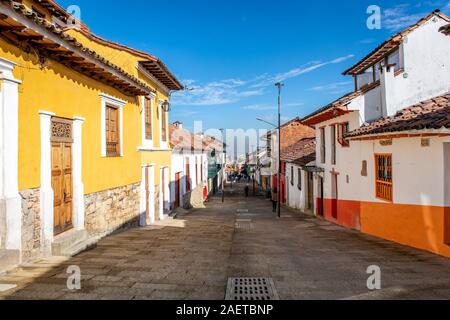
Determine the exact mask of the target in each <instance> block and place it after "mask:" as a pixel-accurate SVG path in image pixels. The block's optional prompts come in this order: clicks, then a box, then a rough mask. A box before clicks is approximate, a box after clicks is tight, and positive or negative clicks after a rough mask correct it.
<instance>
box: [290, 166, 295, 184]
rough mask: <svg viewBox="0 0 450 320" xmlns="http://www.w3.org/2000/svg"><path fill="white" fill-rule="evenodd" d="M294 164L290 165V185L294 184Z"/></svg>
mask: <svg viewBox="0 0 450 320" xmlns="http://www.w3.org/2000/svg"><path fill="white" fill-rule="evenodd" d="M294 180H295V177H294V166H291V186H294Z"/></svg>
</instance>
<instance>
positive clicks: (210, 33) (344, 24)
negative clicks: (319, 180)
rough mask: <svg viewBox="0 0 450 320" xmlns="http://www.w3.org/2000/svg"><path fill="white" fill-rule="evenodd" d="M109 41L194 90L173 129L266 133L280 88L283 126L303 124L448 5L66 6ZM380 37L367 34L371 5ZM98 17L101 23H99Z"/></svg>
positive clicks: (213, 0) (176, 106)
mask: <svg viewBox="0 0 450 320" xmlns="http://www.w3.org/2000/svg"><path fill="white" fill-rule="evenodd" d="M59 3H60V4H61V5H63V6H64V7H67V6H69V5H72V4H76V5H78V6H80V8H81V14H82V16H81V18H82V20H83V21H84V22H86V23H87V24H88V26H89V27H90V28H91V30H92V31H93V32H94V33H96V34H98V35H100V36H103V37H106V38H108V39H111V40H113V41H117V42H120V43H122V44H125V45H128V46H132V47H134V48H137V49H140V50H144V51H147V52H149V53H151V54H154V55H156V56H158V57H159V58H161V59H162V60H163V61H164V62H165V63H166V64H167V65H168V66H169V68H170V69H171V70H172V71H173V72H174V73H175V74H176V76H177V77H178V78H179V79H180V80H181V81H182V82H183V83H184V84H186V85H187V86H189V87H192V88H193V89H194V90H193V91H188V92H183V93H181V94H176V95H175V96H174V98H173V112H172V114H171V121H175V120H180V121H182V122H183V123H184V124H185V127H187V128H188V129H192V128H193V123H194V121H197V120H202V121H203V123H204V129H205V130H206V129H208V128H234V129H236V128H244V129H248V128H269V126H268V125H266V124H264V123H261V122H258V121H257V120H256V118H257V117H260V118H263V119H266V120H267V121H271V122H275V121H276V101H277V96H276V89H275V87H274V83H275V82H276V81H277V80H283V82H284V83H285V85H286V86H285V88H284V92H283V112H282V113H283V120H287V119H289V118H293V117H296V116H304V115H306V114H308V113H310V112H311V111H313V110H315V109H317V108H318V107H321V106H323V105H325V104H327V103H329V102H331V101H332V100H333V99H336V98H338V97H340V96H341V95H343V94H345V93H347V92H349V91H351V90H352V86H353V84H352V79H351V78H349V77H344V76H342V75H341V73H342V72H343V71H344V70H345V69H346V68H347V67H349V66H351V65H352V64H353V63H355V62H357V61H358V59H360V58H362V57H363V56H365V55H366V54H367V53H369V52H370V51H371V50H372V49H374V48H375V47H376V46H377V45H379V44H380V43H381V42H382V41H384V40H385V39H386V38H388V37H389V36H390V35H392V34H394V33H396V32H398V31H400V30H401V29H402V28H404V27H406V26H408V25H411V24H413V23H415V22H417V21H418V20H419V19H420V18H421V17H422V16H424V15H426V14H428V13H429V12H431V11H433V10H434V9H437V8H439V9H441V10H442V11H443V12H445V13H447V14H449V13H450V0H431V1H402V0H399V1H379V2H378V3H377V2H374V1H366V0H348V1H300V0H296V1H294V0H291V1H288V0H279V1H266V0H259V1H256V0H246V1H243V0H228V1H218V0H184V1H175V0H173V1H161V0H159V1H153V0H147V1H145V0H134V1H132V2H119V1H107V0H96V1H88V0H60V1H59ZM373 4H375V5H378V6H380V7H381V9H382V13H383V16H382V28H381V30H369V29H368V28H367V26H366V20H367V18H368V16H369V15H368V14H367V13H366V11H367V8H368V7H369V6H370V5H373ZM100 12H101V14H99V13H100Z"/></svg>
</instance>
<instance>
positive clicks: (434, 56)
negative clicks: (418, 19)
mask: <svg viewBox="0 0 450 320" xmlns="http://www.w3.org/2000/svg"><path fill="white" fill-rule="evenodd" d="M433 20H436V21H433ZM446 24H448V22H445V21H444V20H443V19H441V18H432V19H430V20H429V21H428V22H427V23H426V24H424V25H423V26H421V27H419V28H417V29H416V30H415V31H413V32H412V33H410V34H409V35H408V36H407V38H406V39H404V41H403V51H404V69H405V73H406V74H407V75H408V77H407V78H404V77H403V75H400V76H397V77H395V78H394V81H392V83H391V87H390V89H391V91H390V93H391V95H392V97H391V102H392V105H390V106H388V115H393V114H395V113H396V112H397V111H399V110H401V109H404V108H406V107H408V106H411V105H414V104H416V103H418V102H421V101H424V100H427V99H429V98H432V97H435V96H438V95H441V94H444V93H447V92H448V91H450V58H449V53H450V41H449V38H448V36H445V35H444V34H443V33H441V32H439V29H440V28H441V27H442V26H444V25H446Z"/></svg>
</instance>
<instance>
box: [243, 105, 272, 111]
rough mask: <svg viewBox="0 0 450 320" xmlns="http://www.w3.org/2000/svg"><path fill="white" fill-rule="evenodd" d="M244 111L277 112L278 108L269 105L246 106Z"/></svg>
mask: <svg viewBox="0 0 450 320" xmlns="http://www.w3.org/2000/svg"><path fill="white" fill-rule="evenodd" d="M243 109H245V110H254V111H262V110H276V109H277V107H275V106H271V105H268V104H252V105H249V106H244V107H243Z"/></svg>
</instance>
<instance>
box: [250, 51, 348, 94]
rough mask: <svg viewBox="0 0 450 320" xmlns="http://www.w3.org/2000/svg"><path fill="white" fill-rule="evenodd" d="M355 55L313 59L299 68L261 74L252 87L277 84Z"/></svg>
mask: <svg viewBox="0 0 450 320" xmlns="http://www.w3.org/2000/svg"><path fill="white" fill-rule="evenodd" d="M353 57H354V55H353V54H349V55H347V56H343V57H338V58H336V59H333V60H330V61H325V62H321V61H312V62H309V63H307V64H306V65H304V66H302V67H298V68H294V69H291V70H289V71H287V72H282V73H279V74H276V75H274V76H270V75H267V74H266V75H262V76H259V77H258V78H257V80H256V81H255V82H256V83H255V84H253V85H252V87H254V88H259V87H266V86H269V85H270V86H271V85H273V84H275V83H276V82H283V81H285V80H288V79H292V78H296V77H298V76H301V75H303V74H307V73H310V72H313V71H315V70H317V69H320V68H323V67H325V66H327V65H330V64H337V63H341V62H344V61H346V60H348V59H351V58H353Z"/></svg>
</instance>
